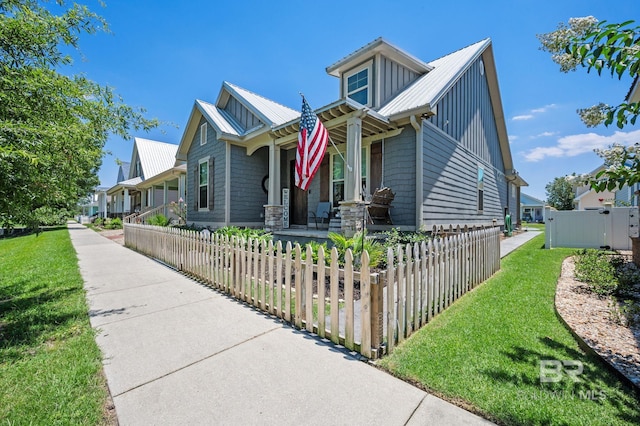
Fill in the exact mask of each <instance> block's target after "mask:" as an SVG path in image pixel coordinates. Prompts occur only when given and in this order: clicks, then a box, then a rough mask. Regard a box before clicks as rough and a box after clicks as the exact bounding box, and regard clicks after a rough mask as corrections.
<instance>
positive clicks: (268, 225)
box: [263, 204, 284, 232]
mask: <svg viewBox="0 0 640 426" xmlns="http://www.w3.org/2000/svg"><path fill="white" fill-rule="evenodd" d="M263 207H264V229H265V231H267V232H273V231H281V230H282V228H283V226H284V221H283V215H284V206H272V205H268V204H267V205H265V206H263Z"/></svg>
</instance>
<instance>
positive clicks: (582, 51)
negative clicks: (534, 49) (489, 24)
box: [538, 16, 640, 128]
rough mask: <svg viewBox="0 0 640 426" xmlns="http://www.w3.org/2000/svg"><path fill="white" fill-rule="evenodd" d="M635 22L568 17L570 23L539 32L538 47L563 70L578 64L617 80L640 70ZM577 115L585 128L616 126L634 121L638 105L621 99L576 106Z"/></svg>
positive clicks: (638, 32)
mask: <svg viewBox="0 0 640 426" xmlns="http://www.w3.org/2000/svg"><path fill="white" fill-rule="evenodd" d="M633 24H634V21H626V22H623V23H621V24H615V23H614V24H608V23H607V22H606V21H602V22H598V20H597V19H596V18H594V17H593V16H587V17H584V18H571V19H569V25H566V24H560V25H559V26H558V28H557V29H556V30H555V31H553V32H550V33H546V34H539V35H538V39H539V40H540V42H541V44H542V47H541V49H542V50H544V51H547V52H550V53H551V59H552V60H553V61H554V62H555V63H557V64H558V65H560V70H561V71H563V72H569V71H575V70H576V68H577V67H578V65H580V66H582V67H584V68H586V69H587V72H591V70H594V69H595V70H596V71H597V72H598V75H601V74H602V71H603V70H609V71H610V72H611V75H612V76H617V77H618V78H619V79H621V78H622V76H624V75H626V74H629V76H631V77H633V78H635V77H636V76H637V75H638V71H640V69H639V68H640V27H638V26H634V25H633ZM578 114H580V118H581V119H582V121H583V122H584V123H585V124H586V125H587V127H595V126H597V125H599V124H601V123H604V124H605V125H607V126H608V125H610V124H611V123H613V122H614V120H615V121H616V124H617V126H618V127H619V128H623V127H624V125H626V124H627V123H629V122H630V123H631V124H635V122H636V119H637V118H638V114H640V106H639V104H638V103H636V102H629V103H626V102H623V103H621V104H620V105H617V106H610V105H606V104H604V103H602V102H601V103H599V104H597V105H594V106H592V107H589V108H584V109H579V110H578Z"/></svg>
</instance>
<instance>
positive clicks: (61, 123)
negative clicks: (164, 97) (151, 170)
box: [0, 0, 158, 226]
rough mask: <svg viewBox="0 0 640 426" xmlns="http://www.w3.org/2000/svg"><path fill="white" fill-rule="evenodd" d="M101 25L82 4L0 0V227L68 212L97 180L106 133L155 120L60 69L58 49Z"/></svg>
mask: <svg viewBox="0 0 640 426" xmlns="http://www.w3.org/2000/svg"><path fill="white" fill-rule="evenodd" d="M102 30H106V24H105V22H104V20H103V19H102V18H100V17H99V16H98V15H96V14H95V13H93V12H91V11H90V10H89V9H88V8H87V7H85V6H81V5H77V4H73V5H71V6H68V5H67V3H66V2H65V1H63V0H61V1H57V2H46V1H38V0H11V1H2V2H0V226H1V225H2V224H6V223H9V222H20V223H30V221H31V220H32V212H34V211H36V210H37V209H39V208H43V207H45V208H49V209H52V210H54V211H55V210H59V209H65V208H66V209H68V210H72V209H73V208H74V207H75V206H76V204H77V202H78V199H79V198H84V197H85V196H86V195H87V194H89V193H91V192H92V190H93V188H94V187H95V186H96V185H97V184H98V178H97V172H98V169H99V167H100V164H101V161H102V155H103V148H104V144H105V142H106V140H107V138H108V137H109V135H117V136H122V137H125V138H127V137H129V133H130V131H131V130H139V129H144V130H148V129H150V128H152V127H155V126H156V125H157V124H158V123H157V121H156V120H147V119H145V118H144V117H143V115H142V114H143V113H144V110H136V109H133V108H131V107H129V106H127V105H126V104H124V103H123V101H122V99H120V98H119V97H118V96H117V95H116V94H115V93H114V92H113V90H112V89H111V88H109V87H106V86H101V85H99V84H97V83H95V82H93V81H91V80H89V79H88V78H87V77H85V76H84V75H82V74H78V75H70V73H69V72H65V73H64V74H63V71H64V70H65V68H66V66H69V65H71V63H72V60H71V57H70V56H68V55H67V54H65V53H64V51H70V48H72V49H73V48H77V47H78V44H79V39H80V36H81V35H83V34H93V33H95V32H97V31H102ZM67 71H68V70H67Z"/></svg>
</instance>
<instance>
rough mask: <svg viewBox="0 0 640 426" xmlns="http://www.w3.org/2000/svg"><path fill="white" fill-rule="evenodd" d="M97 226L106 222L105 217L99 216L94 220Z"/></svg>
mask: <svg viewBox="0 0 640 426" xmlns="http://www.w3.org/2000/svg"><path fill="white" fill-rule="evenodd" d="M93 224H94V225H95V226H102V225H103V224H104V219H103V218H101V217H97V218H96V220H94V221H93Z"/></svg>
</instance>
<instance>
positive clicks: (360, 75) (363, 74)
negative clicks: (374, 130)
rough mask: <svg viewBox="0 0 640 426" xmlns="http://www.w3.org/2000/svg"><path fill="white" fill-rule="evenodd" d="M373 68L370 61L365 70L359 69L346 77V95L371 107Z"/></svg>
mask: <svg viewBox="0 0 640 426" xmlns="http://www.w3.org/2000/svg"><path fill="white" fill-rule="evenodd" d="M371 68H372V61H369V63H367V65H366V66H365V68H360V69H357V70H356V71H355V72H353V73H352V74H347V75H346V76H345V83H344V84H345V88H344V89H345V90H344V92H345V95H346V96H347V97H348V98H351V99H353V100H354V101H356V102H358V103H361V104H362V105H366V106H371V84H370V79H371Z"/></svg>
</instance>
